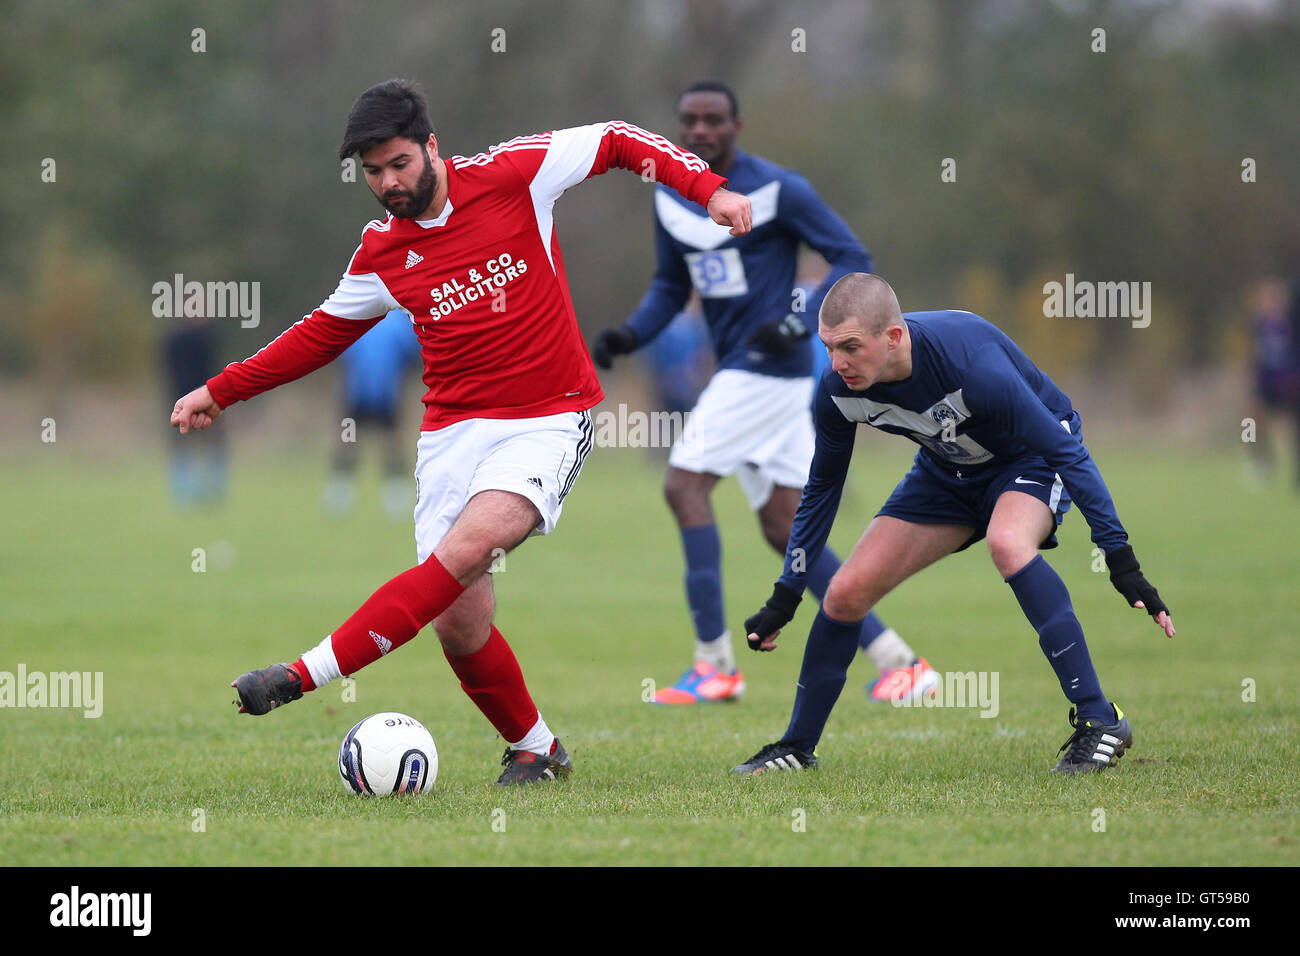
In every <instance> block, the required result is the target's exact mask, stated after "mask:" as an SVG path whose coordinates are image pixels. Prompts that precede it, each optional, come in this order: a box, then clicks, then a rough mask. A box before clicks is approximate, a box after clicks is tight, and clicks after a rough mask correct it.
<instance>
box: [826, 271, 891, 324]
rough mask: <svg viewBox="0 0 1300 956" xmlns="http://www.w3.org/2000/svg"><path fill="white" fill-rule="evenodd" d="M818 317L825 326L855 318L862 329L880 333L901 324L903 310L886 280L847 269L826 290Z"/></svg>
mask: <svg viewBox="0 0 1300 956" xmlns="http://www.w3.org/2000/svg"><path fill="white" fill-rule="evenodd" d="M817 319H818V321H819V322H820V323H821V324H822V325H823V326H825V327H826V328H828V329H834V328H837V327H839V326H841V325H843V324H844V323H845V322H847V321H849V320H850V319H855V320H857V322H858V324H859V325H861V327H862V329H863V331H865V332H867V333H869V334H871V335H879V334H880V333H881V332H883V331H885V329H886V328H888V327H889V326H890V325H901V324H902V322H903V312H902V310H901V309H900V308H899V307H898V297H897V296H895V295H894V290H893V289H892V288H890V285H889V283H888V282H886V281H885V280H884V279H882V278H880V276H876V275H870V274H868V273H866V272H850V273H849V274H848V275H846V276H844V278H842V279H840V280H839V281H838V282H836V283H835V284H834V285H833V286H831V290H830V291H829V292H827V293H826V298H825V299H823V300H822V307H821V311H820V312H819V313H818V314H817Z"/></svg>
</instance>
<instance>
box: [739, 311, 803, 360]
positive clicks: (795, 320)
mask: <svg viewBox="0 0 1300 956" xmlns="http://www.w3.org/2000/svg"><path fill="white" fill-rule="evenodd" d="M806 338H808V326H806V325H804V324H803V319H801V318H799V316H797V315H795V314H794V313H793V312H791V313H790V314H789V315H787V316H786V317H785V318H784V319H775V320H773V321H771V322H764V323H763V324H762V325H760V326H758V328H756V329H754V334H753V335H751V336H750V337H749V338H748V339H747V340H746V342H745V344H746V345H757V346H758V347H759V349H761V350H762V351H763V352H765V353H767V354H768V355H770V356H772V357H773V358H785V357H786V356H787V355H790V354H791V353H792V352H794V350H795V349H796V348H797V347H798V345H799V343H800V342H802V341H803V340H804V339H806Z"/></svg>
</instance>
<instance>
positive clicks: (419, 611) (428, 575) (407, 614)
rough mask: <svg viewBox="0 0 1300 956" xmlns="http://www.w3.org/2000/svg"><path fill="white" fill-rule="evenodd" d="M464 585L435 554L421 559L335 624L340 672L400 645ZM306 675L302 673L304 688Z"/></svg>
mask: <svg viewBox="0 0 1300 956" xmlns="http://www.w3.org/2000/svg"><path fill="white" fill-rule="evenodd" d="M464 590H465V586H464V585H463V584H461V583H460V582H459V581H457V580H456V579H455V578H453V577H452V576H451V573H450V572H449V571H448V570H447V569H446V568H444V567H443V566H442V562H441V561H439V560H438V559H437V557H435V556H433V555H430V556H429V559H428V560H427V561H425V562H424V563H423V564H418V565H416V566H415V567H413V568H411V569H410V570H409V571H403V572H402V573H401V574H399V575H398V576H397V577H395V578H393V579H392V580H391V581H389V582H388V583H387V584H385V585H384V586H383V587H381V588H380V589H379V590H378V591H376V592H375V593H374V594H372V595H370V597H369V599H367V601H366V603H365V604H363V605H361V607H360V608H359V609H358V610H357V611H356V613H354V614H353V615H352V616H351V617H350V618H348V619H347V620H346V621H344V622H343V623H342V624H341V625H339V626H338V627H337V628H335V630H334V637H333V640H332V641H331V646H332V647H333V648H334V657H335V659H336V660H337V661H338V662H339V672H340V673H342V674H355V673H356V672H357V671H359V670H361V668H363V667H365V666H366V665H367V664H372V663H374V662H375V661H377V660H379V658H381V657H382V656H383V655H385V654H387V653H388V652H389V651H391V650H392V649H393V648H395V647H401V646H402V645H403V644H405V643H406V642H407V641H409V640H410V639H411V638H413V637H415V635H416V634H418V633H419V631H420V628H422V627H424V626H425V625H426V624H428V623H429V622H430V621H432V620H433V619H434V618H435V617H437V616H438V615H439V614H441V613H442V612H443V611H445V610H447V608H449V607H451V604H452V602H453V601H455V600H456V598H458V597H460V596H461V594H462V593H463V592H464ZM300 663H301V662H300ZM306 670H307V668H306V667H303V668H302V670H301V671H299V673H300V674H303V675H305V674H306ZM308 679H309V678H307V677H306V676H304V681H303V689H304V690H305V689H306V681H307V680H308ZM515 739H516V740H518V739H519V738H517V737H516V738H515Z"/></svg>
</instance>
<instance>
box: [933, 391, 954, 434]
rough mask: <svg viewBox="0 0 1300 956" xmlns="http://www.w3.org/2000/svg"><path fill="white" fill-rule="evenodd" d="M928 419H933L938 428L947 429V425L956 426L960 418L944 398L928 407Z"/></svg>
mask: <svg viewBox="0 0 1300 956" xmlns="http://www.w3.org/2000/svg"><path fill="white" fill-rule="evenodd" d="M930 417H931V418H933V419H934V421H935V424H936V425H938V426H939V427H940V428H947V427H948V426H949V425H953V424H956V422H957V421H958V419H959V418H960V416H959V415H958V414H957V409H955V408H953V407H952V406H951V405H949V404H948V400H947V399H946V398H945V399H943V400H942V401H940V402H938V403H936V404H935V405H932V406H931V407H930Z"/></svg>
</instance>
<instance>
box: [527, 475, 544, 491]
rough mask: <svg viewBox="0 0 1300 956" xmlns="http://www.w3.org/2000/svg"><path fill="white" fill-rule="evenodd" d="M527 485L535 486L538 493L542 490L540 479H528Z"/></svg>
mask: <svg viewBox="0 0 1300 956" xmlns="http://www.w3.org/2000/svg"><path fill="white" fill-rule="evenodd" d="M528 483H529V484H530V485H536V486H537V490H538V491H541V490H542V479H540V478H529V479H528Z"/></svg>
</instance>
